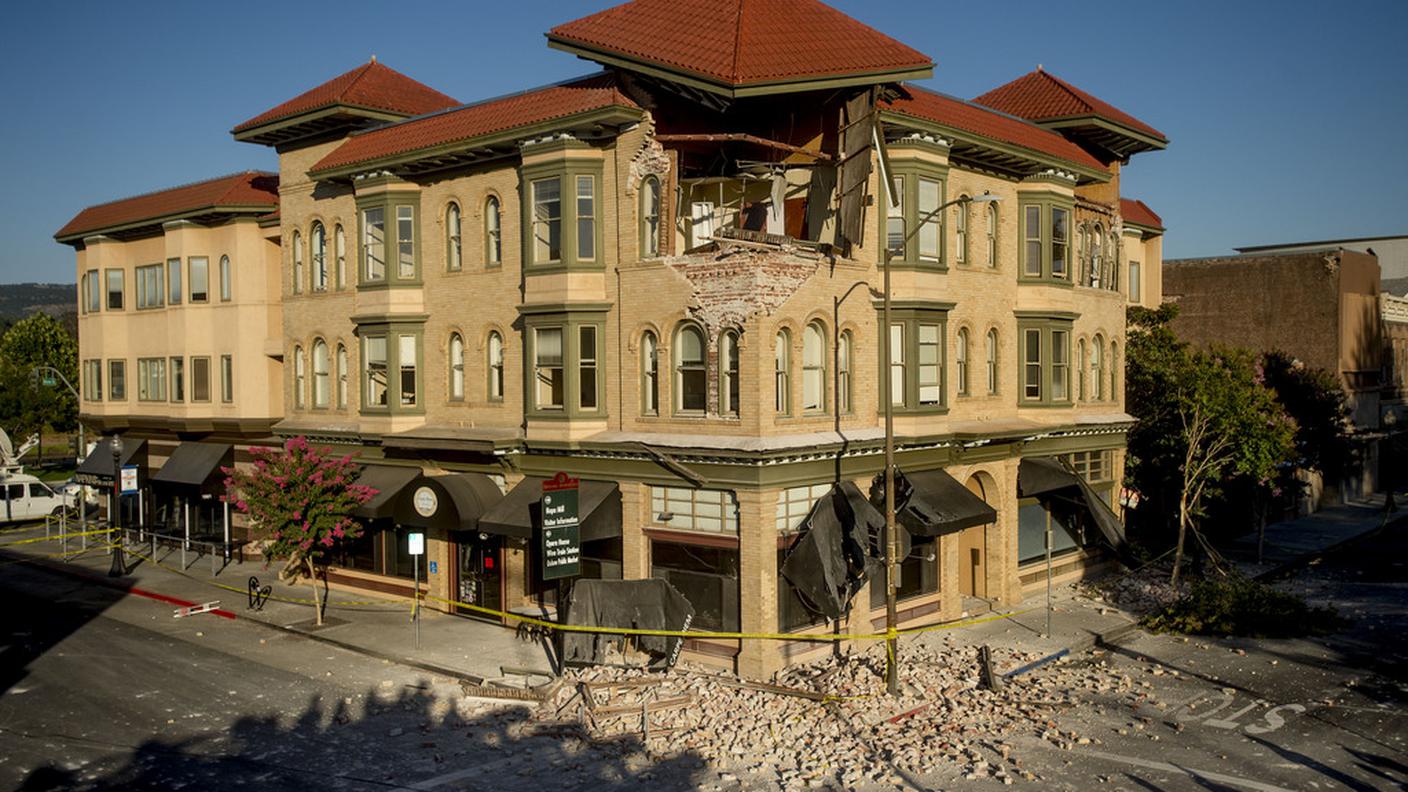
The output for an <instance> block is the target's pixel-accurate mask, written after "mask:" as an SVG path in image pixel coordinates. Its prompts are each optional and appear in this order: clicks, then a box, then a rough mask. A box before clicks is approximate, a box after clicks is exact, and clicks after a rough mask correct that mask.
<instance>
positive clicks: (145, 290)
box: [135, 263, 179, 310]
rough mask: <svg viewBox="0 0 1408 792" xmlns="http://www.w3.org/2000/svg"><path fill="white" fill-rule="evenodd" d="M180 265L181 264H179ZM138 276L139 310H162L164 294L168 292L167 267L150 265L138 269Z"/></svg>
mask: <svg viewBox="0 0 1408 792" xmlns="http://www.w3.org/2000/svg"><path fill="white" fill-rule="evenodd" d="M178 264H179V263H178ZM135 274H136V276H137V308H138V309H139V310H140V309H143V308H160V307H161V306H162V299H161V298H162V294H163V293H164V292H165V291H166V284H165V283H163V282H162V281H164V280H165V275H166V267H164V266H163V265H161V264H149V265H147V266H145V267H138V268H137V270H136V273H135Z"/></svg>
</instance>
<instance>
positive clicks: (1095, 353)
mask: <svg viewBox="0 0 1408 792" xmlns="http://www.w3.org/2000/svg"><path fill="white" fill-rule="evenodd" d="M1090 368H1091V371H1092V373H1093V374H1094V375H1095V393H1094V394H1092V395H1093V397H1094V399H1095V401H1104V400H1105V339H1104V338H1101V337H1100V336H1098V335H1097V336H1095V338H1094V340H1092V341H1091V342H1090Z"/></svg>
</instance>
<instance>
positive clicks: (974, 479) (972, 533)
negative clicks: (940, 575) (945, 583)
mask: <svg viewBox="0 0 1408 792" xmlns="http://www.w3.org/2000/svg"><path fill="white" fill-rule="evenodd" d="M982 476H983V474H976V475H973V476H971V477H969V479H968V481H967V483H966V484H964V486H965V487H967V488H968V491H969V492H971V493H973V494H974V495H976V496H978V497H979V498H981V499H982V500H983V502H985V503H986V502H987V500H988V492H987V490H988V486H987V482H985V481H983V478H982ZM990 526H991V523H986V524H984V525H974V526H972V527H969V528H965V529H963V530H962V531H961V532H959V534H958V592H959V593H960V594H962V595H963V596H965V597H979V598H981V599H987V596H988V569H987V537H988V528H989V527H990Z"/></svg>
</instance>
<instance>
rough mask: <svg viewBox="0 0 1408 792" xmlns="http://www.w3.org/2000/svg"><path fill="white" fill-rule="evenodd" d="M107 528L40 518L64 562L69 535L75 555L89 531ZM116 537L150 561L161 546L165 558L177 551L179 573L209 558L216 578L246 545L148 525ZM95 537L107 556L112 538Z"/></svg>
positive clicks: (57, 517) (240, 558)
mask: <svg viewBox="0 0 1408 792" xmlns="http://www.w3.org/2000/svg"><path fill="white" fill-rule="evenodd" d="M110 526H111V524H110V523H109V522H108V521H107V520H100V519H95V518H89V519H87V520H79V519H78V518H76V517H74V518H70V517H69V516H68V515H67V514H62V513H61V514H58V515H52V514H51V515H49V516H47V517H45V518H44V538H46V539H52V538H53V537H55V536H57V537H58V538H59V550H60V553H61V556H60V557H61V558H65V559H67V558H68V556H69V553H70V551H69V549H68V546H69V543H70V541H72V539H71V535H72V534H74V533H77V534H78V537H77V538H78V542H79V548H78V549H77V550H74V551H72V553H73V554H74V555H78V554H81V553H84V552H87V550H88V544H89V542H88V536H86V534H88V533H90V532H92V531H100V530H103V529H105V528H108V527H110ZM55 531H57V533H55ZM120 534H121V536H120V540H121V541H122V543H123V547H124V548H126V547H130V546H136V547H143V548H150V550H151V553H150V556H149V557H150V558H152V559H156V558H157V553H158V551H159V548H162V547H166V548H171V552H170V553H168V554H167V557H169V556H170V555H172V554H174V553H176V552H180V554H181V571H183V572H184V571H186V570H188V569H190V568H191V566H192V565H193V564H194V563H195V562H196V561H199V560H200V558H201V556H209V557H210V575H211V577H215V576H217V575H219V574H220V573H221V572H222V571H224V570H225V568H226V567H228V566H229V565H230V563H231V562H232V561H235V560H238V562H239V563H240V564H243V563H244V546H245V545H246V544H247V542H245V541H243V540H231V541H228V542H226V541H223V540H212V539H201V538H191V537H187V536H184V535H179V534H164V533H160V532H157V531H153V530H151V526H141V525H139V526H131V527H126V526H125V527H123V528H122V530H121V531H120ZM96 538H97V539H106V540H108V541H107V542H105V543H106V544H108V545H109V547H108V549H107V553H108V554H109V555H111V554H112V547H111V544H112V541H113V540H112V537H96ZM191 552H194V553H195V560H194V561H190V560H188V559H189V554H190V553H191Z"/></svg>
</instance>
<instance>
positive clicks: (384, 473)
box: [352, 465, 420, 520]
mask: <svg viewBox="0 0 1408 792" xmlns="http://www.w3.org/2000/svg"><path fill="white" fill-rule="evenodd" d="M419 475H420V468H418V467H392V466H391V465H366V466H364V467H363V468H362V475H360V476H358V477H357V482H356V483H358V484H361V485H362V486H364V487H371V488H372V489H374V490H376V494H375V495H373V496H372V499H371V500H369V501H367V502H366V503H364V504H362V505H361V507H360V508H358V509H357V510H356V511H355V512H353V513H352V514H353V515H354V516H357V517H361V518H363V519H367V520H375V519H377V518H379V517H390V516H391V515H392V513H393V511H394V510H395V508H396V497H397V496H398V495H400V494H401V490H403V489H405V487H406V485H407V484H410V483H411V482H412V481H414V480H415V479H416V477H418V476H419Z"/></svg>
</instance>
